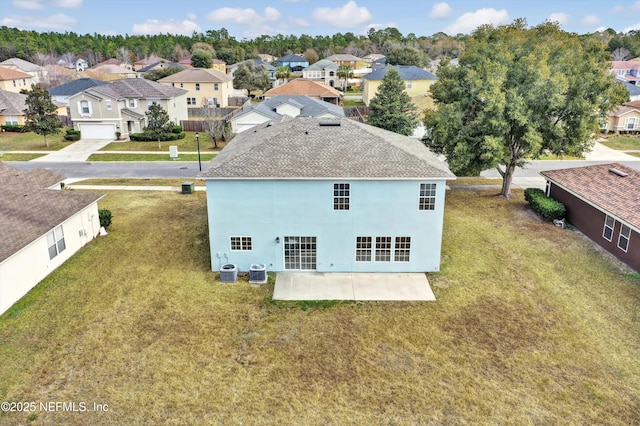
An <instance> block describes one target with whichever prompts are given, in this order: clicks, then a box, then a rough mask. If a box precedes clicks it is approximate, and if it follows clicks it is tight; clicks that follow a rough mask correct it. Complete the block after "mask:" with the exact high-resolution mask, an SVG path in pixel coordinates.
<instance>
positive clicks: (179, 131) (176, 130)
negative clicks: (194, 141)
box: [171, 126, 182, 133]
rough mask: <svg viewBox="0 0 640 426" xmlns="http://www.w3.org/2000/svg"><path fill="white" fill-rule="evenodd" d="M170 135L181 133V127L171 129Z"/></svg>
mask: <svg viewBox="0 0 640 426" xmlns="http://www.w3.org/2000/svg"><path fill="white" fill-rule="evenodd" d="M171 133H182V126H173V127H172V128H171Z"/></svg>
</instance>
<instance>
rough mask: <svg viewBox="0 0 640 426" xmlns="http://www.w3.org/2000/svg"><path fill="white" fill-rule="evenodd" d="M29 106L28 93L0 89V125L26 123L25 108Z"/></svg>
mask: <svg viewBox="0 0 640 426" xmlns="http://www.w3.org/2000/svg"><path fill="white" fill-rule="evenodd" d="M26 108H27V95H23V94H22V93H14V92H9V91H7V90H0V125H2V124H13V125H16V124H20V125H24V123H25V119H24V110H25V109H26Z"/></svg>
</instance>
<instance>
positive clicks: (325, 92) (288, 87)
mask: <svg viewBox="0 0 640 426" xmlns="http://www.w3.org/2000/svg"><path fill="white" fill-rule="evenodd" d="M264 95H265V96H267V97H269V96H276V95H306V96H319V97H321V98H339V97H340V92H338V91H337V90H336V89H334V88H333V87H331V86H328V85H326V84H322V83H318V82H317V81H312V80H307V79H306V78H297V79H295V80H291V81H290V82H288V83H285V84H281V85H280V86H278V87H274V88H273V89H270V90H268V91H266V92H265V94H264Z"/></svg>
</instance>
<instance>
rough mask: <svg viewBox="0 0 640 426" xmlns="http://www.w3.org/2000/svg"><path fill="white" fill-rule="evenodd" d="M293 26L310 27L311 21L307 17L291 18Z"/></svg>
mask: <svg viewBox="0 0 640 426" xmlns="http://www.w3.org/2000/svg"><path fill="white" fill-rule="evenodd" d="M289 22H290V23H291V26H292V27H310V26H311V23H310V22H309V21H307V20H306V19H305V18H289Z"/></svg>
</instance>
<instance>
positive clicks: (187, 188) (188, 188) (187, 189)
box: [182, 182, 194, 194]
mask: <svg viewBox="0 0 640 426" xmlns="http://www.w3.org/2000/svg"><path fill="white" fill-rule="evenodd" d="M193 186H194V185H193V182H182V193H183V194H193Z"/></svg>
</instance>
